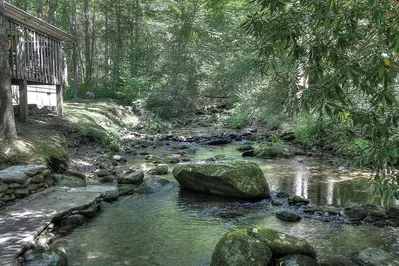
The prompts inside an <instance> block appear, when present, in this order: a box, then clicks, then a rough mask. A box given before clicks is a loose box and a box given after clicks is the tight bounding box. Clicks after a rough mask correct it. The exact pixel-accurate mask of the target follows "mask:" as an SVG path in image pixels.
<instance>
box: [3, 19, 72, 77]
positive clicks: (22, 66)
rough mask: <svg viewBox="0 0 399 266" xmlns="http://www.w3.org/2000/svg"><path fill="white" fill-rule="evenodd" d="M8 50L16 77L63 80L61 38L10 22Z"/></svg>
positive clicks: (12, 70) (13, 73) (13, 74)
mask: <svg viewBox="0 0 399 266" xmlns="http://www.w3.org/2000/svg"><path fill="white" fill-rule="evenodd" d="M8 50H9V58H10V66H11V72H12V79H13V80H26V81H28V82H34V83H40V84H54V85H60V84H61V83H62V82H63V74H64V73H63V72H64V63H63V58H62V51H61V42H60V41H58V40H55V39H53V38H50V37H48V36H46V35H44V34H41V33H38V32H36V31H33V30H31V29H29V28H27V27H25V26H22V25H20V24H18V23H16V22H13V21H8Z"/></svg>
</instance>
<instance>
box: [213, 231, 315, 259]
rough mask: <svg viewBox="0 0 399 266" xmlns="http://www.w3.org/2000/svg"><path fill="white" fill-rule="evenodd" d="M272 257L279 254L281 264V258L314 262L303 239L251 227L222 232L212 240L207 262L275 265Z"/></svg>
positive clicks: (311, 250)
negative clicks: (213, 243)
mask: <svg viewBox="0 0 399 266" xmlns="http://www.w3.org/2000/svg"><path fill="white" fill-rule="evenodd" d="M272 258H273V259H277V258H282V261H284V265H286V264H285V261H287V263H288V262H290V264H287V265H314V266H317V265H318V264H317V262H316V261H315V260H314V259H315V258H316V251H315V250H314V248H313V247H312V246H311V245H310V244H309V243H308V242H307V241H306V240H304V239H301V238H297V237H294V236H291V235H287V234H284V233H281V232H278V231H275V230H272V229H269V228H264V227H255V228H249V229H238V230H235V231H232V232H229V233H226V234H225V235H224V236H223V237H222V238H221V239H220V240H219V242H218V243H217V244H216V247H215V250H214V251H213V254H212V263H211V266H229V265H277V264H273V263H272V261H271V260H272ZM279 262H281V259H280V261H279ZM295 263H298V264H295ZM301 263H309V264H301ZM278 265H280V263H279V264H278Z"/></svg>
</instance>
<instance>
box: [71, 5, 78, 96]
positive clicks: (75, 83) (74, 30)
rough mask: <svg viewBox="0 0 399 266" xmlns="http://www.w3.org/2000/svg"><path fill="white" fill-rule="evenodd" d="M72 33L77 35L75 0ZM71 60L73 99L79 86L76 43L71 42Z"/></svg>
mask: <svg viewBox="0 0 399 266" xmlns="http://www.w3.org/2000/svg"><path fill="white" fill-rule="evenodd" d="M72 34H73V36H75V37H77V25H76V0H72ZM72 62H73V99H74V101H77V100H78V86H79V77H78V75H79V72H78V70H79V69H78V63H79V62H78V43H77V42H74V43H73V51H72Z"/></svg>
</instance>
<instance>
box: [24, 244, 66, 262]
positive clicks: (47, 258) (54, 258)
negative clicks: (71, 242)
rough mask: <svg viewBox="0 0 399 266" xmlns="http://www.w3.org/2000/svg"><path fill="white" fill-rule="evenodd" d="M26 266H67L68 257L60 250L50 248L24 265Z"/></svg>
mask: <svg viewBox="0 0 399 266" xmlns="http://www.w3.org/2000/svg"><path fill="white" fill-rule="evenodd" d="M24 265H26V266H43V265H51V266H67V265H68V257H67V255H66V253H65V250H64V249H62V248H51V249H49V250H47V251H45V252H44V253H41V254H40V255H38V256H36V257H35V258H34V259H33V260H31V261H29V262H27V263H26V264H24Z"/></svg>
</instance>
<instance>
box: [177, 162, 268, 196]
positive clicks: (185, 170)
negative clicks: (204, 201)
mask: <svg viewBox="0 0 399 266" xmlns="http://www.w3.org/2000/svg"><path fill="white" fill-rule="evenodd" d="M173 176H174V177H175V178H176V180H177V181H178V182H179V183H180V185H181V186H182V187H185V188H188V189H191V190H196V191H201V192H205V193H209V194H214V195H218V196H225V197H237V198H243V199H265V198H270V190H269V185H268V184H267V182H266V179H265V176H264V175H263V172H262V170H261V169H260V168H259V166H258V165H257V164H255V163H251V162H245V161H242V162H233V163H212V164H186V165H180V166H177V167H176V168H175V169H174V170H173Z"/></svg>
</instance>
